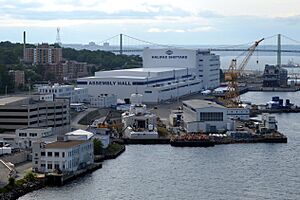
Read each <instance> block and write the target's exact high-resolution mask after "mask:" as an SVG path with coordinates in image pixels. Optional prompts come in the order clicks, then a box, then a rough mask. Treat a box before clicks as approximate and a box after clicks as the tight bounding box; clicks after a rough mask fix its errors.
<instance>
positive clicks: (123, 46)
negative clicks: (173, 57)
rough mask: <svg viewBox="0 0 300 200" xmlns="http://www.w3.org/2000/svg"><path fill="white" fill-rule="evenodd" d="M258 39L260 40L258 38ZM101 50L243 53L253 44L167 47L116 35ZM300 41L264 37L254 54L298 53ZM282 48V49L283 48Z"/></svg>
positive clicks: (125, 52) (106, 41) (126, 52)
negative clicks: (162, 49)
mask: <svg viewBox="0 0 300 200" xmlns="http://www.w3.org/2000/svg"><path fill="white" fill-rule="evenodd" d="M274 38H275V39H276V41H275V43H274V41H273V43H269V44H266V43H267V42H266V41H272V39H274ZM258 39H260V38H258ZM282 40H285V41H287V42H288V43H286V44H282ZM100 44H101V47H102V48H101V49H102V50H105V51H110V52H113V53H117V54H134V53H136V54H139V53H140V52H142V51H143V49H144V48H146V47H149V48H193V47H194V48H200V49H207V50H210V51H213V52H245V51H247V50H248V46H249V45H251V44H253V42H249V43H245V44H238V45H231V46H220V45H216V46H215V47H208V46H207V47H205V46H204V45H201V46H199V47H196V45H193V47H186V46H179V45H167V44H159V43H155V42H150V41H146V40H143V39H139V38H135V37H132V36H129V35H126V34H118V35H115V36H112V37H110V38H107V39H105V40H102V41H101V42H100ZM297 44H298V45H300V41H298V40H296V39H293V38H290V37H288V36H286V35H282V34H278V35H273V36H270V37H264V44H262V45H261V46H260V47H259V48H257V49H256V50H255V51H256V52H271V53H279V54H281V53H297V54H298V53H300V46H296V45H297ZM283 47H284V48H283Z"/></svg>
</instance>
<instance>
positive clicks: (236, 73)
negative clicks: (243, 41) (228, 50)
mask: <svg viewBox="0 0 300 200" xmlns="http://www.w3.org/2000/svg"><path fill="white" fill-rule="evenodd" d="M263 40H264V38H262V39H260V40H258V41H256V42H255V43H254V44H253V45H252V46H251V47H249V48H248V49H247V51H246V52H247V54H246V56H245V58H244V59H243V61H242V62H241V64H240V65H239V66H237V59H236V58H235V59H232V60H231V63H230V66H229V69H228V71H227V72H226V73H225V81H227V82H228V91H227V92H226V94H225V101H226V102H225V103H226V104H227V106H229V107H237V106H238V105H239V104H240V95H239V87H238V78H239V77H240V76H241V74H242V73H243V71H244V69H245V67H246V65H247V64H248V62H249V60H250V58H251V56H252V55H253V53H254V51H255V49H256V47H257V46H258V45H259V43H261V42H262V41H263ZM244 53H245V52H244ZM244 53H243V54H244Z"/></svg>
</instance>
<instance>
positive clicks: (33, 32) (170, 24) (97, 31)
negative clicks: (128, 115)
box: [0, 0, 300, 45]
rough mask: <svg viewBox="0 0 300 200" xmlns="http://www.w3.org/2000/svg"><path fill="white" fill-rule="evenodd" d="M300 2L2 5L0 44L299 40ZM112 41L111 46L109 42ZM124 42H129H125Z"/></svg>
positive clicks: (34, 1)
mask: <svg viewBox="0 0 300 200" xmlns="http://www.w3.org/2000/svg"><path fill="white" fill-rule="evenodd" d="M299 8H300V0H172V1H170V0H0V40H1V41H7V40H8V41H13V42H21V41H22V33H23V31H26V32H27V41H28V42H29V43H41V42H48V43H53V42H55V40H56V29H57V27H60V37H61V41H62V43H88V42H90V41H93V42H96V43H97V44H99V43H100V42H103V41H104V40H105V39H107V38H110V37H112V36H114V35H117V34H119V33H123V34H126V35H129V36H132V37H135V38H139V39H142V40H146V41H151V42H154V43H159V44H181V45H184V44H188V45H210V44H212V45H215V44H220V45H221V44H242V43H247V42H251V41H255V40H257V39H260V38H262V37H268V36H272V35H275V34H278V33H282V34H284V35H287V36H289V37H291V38H294V39H296V40H300V9H299ZM112 42H114V41H112ZM128 43H130V42H129V41H128Z"/></svg>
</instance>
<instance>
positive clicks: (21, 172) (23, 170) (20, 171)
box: [15, 161, 32, 179]
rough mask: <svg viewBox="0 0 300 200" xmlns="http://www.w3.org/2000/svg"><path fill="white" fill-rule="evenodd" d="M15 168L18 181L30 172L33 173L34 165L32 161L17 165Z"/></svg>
mask: <svg viewBox="0 0 300 200" xmlns="http://www.w3.org/2000/svg"><path fill="white" fill-rule="evenodd" d="M15 168H16V171H17V179H22V178H24V176H25V175H26V174H27V173H28V172H31V171H32V163H31V161H28V162H23V163H20V164H17V165H16V166H15Z"/></svg>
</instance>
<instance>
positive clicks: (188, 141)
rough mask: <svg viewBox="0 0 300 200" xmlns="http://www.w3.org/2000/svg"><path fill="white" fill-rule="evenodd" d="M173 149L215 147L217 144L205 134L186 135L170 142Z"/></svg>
mask: <svg viewBox="0 0 300 200" xmlns="http://www.w3.org/2000/svg"><path fill="white" fill-rule="evenodd" d="M170 144H171V146H173V147H213V146H215V142H214V141H213V140H211V139H210V137H209V136H207V135H203V134H200V135H198V134H185V135H181V136H177V137H175V138H172V139H171V140H170Z"/></svg>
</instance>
